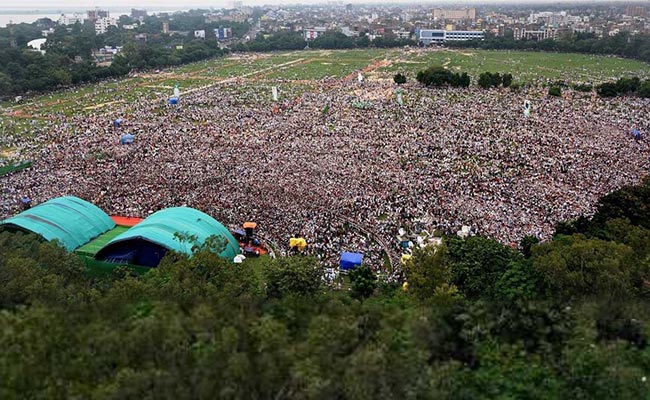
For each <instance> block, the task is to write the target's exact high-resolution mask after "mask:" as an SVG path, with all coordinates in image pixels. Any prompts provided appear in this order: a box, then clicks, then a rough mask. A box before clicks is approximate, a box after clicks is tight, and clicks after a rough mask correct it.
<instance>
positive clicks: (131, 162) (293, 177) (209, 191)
mask: <svg viewBox="0 0 650 400" xmlns="http://www.w3.org/2000/svg"><path fill="white" fill-rule="evenodd" d="M270 85H271V84H270V83H269V84H266V83H256V82H250V81H239V82H231V83H227V84H223V85H217V86H215V87H211V88H205V89H203V90H198V91H194V92H192V93H190V94H186V95H183V96H182V98H181V107H180V108H176V107H168V106H165V105H163V102H164V100H160V99H158V100H147V101H142V102H141V103H139V104H138V105H137V106H134V104H128V105H119V104H118V105H112V106H111V107H109V108H108V109H107V108H98V109H97V110H95V111H92V112H86V113H78V114H76V115H75V116H72V117H65V116H63V115H60V116H50V120H49V122H48V123H47V124H46V126H45V127H43V128H41V129H40V130H39V131H38V133H37V134H36V135H35V137H34V139H33V141H30V142H29V143H25V144H21V146H23V150H22V157H25V158H30V159H32V160H33V161H34V166H33V167H32V168H31V169H30V170H26V171H23V172H20V173H16V174H12V175H8V176H5V177H2V178H0V191H1V193H2V196H1V197H0V198H1V199H2V200H1V201H2V202H1V204H0V217H7V216H10V215H12V214H13V213H15V212H17V211H18V210H19V201H18V199H20V198H21V197H23V196H28V197H30V198H31V199H33V201H34V203H39V202H42V201H45V200H47V199H50V198H52V197H56V196H61V195H66V194H71V195H76V196H80V197H82V198H85V199H87V200H90V201H93V202H95V203H96V204H97V205H98V206H100V207H101V208H103V209H104V210H106V211H107V212H108V213H110V214H121V215H129V216H142V217H146V216H147V215H148V214H150V213H152V212H154V211H156V210H158V209H161V208H164V207H170V206H179V205H187V206H191V207H195V208H198V209H200V210H202V211H205V212H207V213H208V214H211V215H213V216H214V217H215V218H217V219H218V220H220V221H222V222H223V223H224V224H225V225H228V226H230V227H236V226H239V225H240V224H241V223H243V222H244V221H248V220H253V221H256V222H257V223H258V226H259V227H260V230H261V234H262V235H263V237H265V238H266V239H267V240H269V241H271V242H273V243H275V245H276V246H277V247H279V250H280V253H282V252H287V251H288V250H289V249H288V239H289V237H291V236H294V235H299V236H303V237H305V238H306V240H307V242H308V244H309V251H310V252H313V253H314V254H316V255H318V256H319V257H321V258H322V260H323V262H324V263H326V264H334V263H336V260H337V257H338V255H339V254H340V251H342V250H348V251H354V250H358V251H362V252H363V253H364V254H365V257H366V258H365V260H366V262H367V263H370V264H371V265H372V266H373V267H376V268H379V267H381V266H382V265H383V263H384V257H383V250H388V252H389V254H390V255H391V256H392V257H395V256H396V255H398V254H399V251H398V247H397V246H398V242H397V240H396V235H397V232H398V230H399V229H400V228H404V229H405V230H407V231H409V232H420V231H422V230H427V231H429V232H432V231H433V230H435V229H441V230H443V231H449V232H455V231H457V230H458V229H459V228H460V227H461V226H462V225H469V226H471V227H472V229H473V231H475V232H478V233H482V234H486V235H490V236H493V237H495V238H497V239H499V240H500V241H503V242H505V243H514V242H517V241H518V240H519V239H521V238H522V237H524V236H526V235H535V236H537V237H538V238H540V239H542V240H544V239H548V238H549V236H550V235H551V234H552V232H553V227H554V224H555V223H556V222H558V221H562V220H569V219H572V218H575V217H577V216H579V215H582V214H589V213H590V212H593V210H594V206H595V204H596V202H597V199H598V198H599V197H600V196H602V195H604V194H606V193H608V192H611V191H613V190H615V189H617V188H619V187H621V186H622V185H625V184H630V183H636V182H638V181H639V180H640V179H641V178H642V177H643V176H645V175H647V173H648V171H649V170H650V161H649V159H648V156H649V155H650V152H649V147H648V144H647V141H646V140H645V139H642V140H641V141H636V140H634V138H633V137H632V136H631V134H630V132H631V130H632V129H634V128H637V129H639V130H640V131H641V132H643V133H647V134H650V121H648V119H647V118H645V117H644V116H647V115H650V103H649V102H648V101H647V100H642V99H637V98H625V97H621V98H616V99H612V100H603V99H599V98H595V97H593V96H592V95H588V94H587V95H585V94H582V93H573V92H570V91H567V92H565V94H564V97H562V98H555V97H549V96H547V95H546V93H545V91H544V90H543V89H541V88H539V89H537V88H532V89H524V90H522V91H521V92H512V91H510V90H506V89H501V90H482V89H478V88H470V89H426V88H422V87H420V86H418V85H417V84H415V83H414V84H407V85H406V86H404V87H403V91H404V93H405V95H404V100H405V103H404V105H402V106H400V105H398V104H397V102H396V100H395V97H394V88H393V83H392V82H376V81H365V82H363V83H358V82H357V81H356V80H353V81H345V80H323V81H318V82H315V83H314V84H313V85H311V86H309V85H307V86H305V87H302V88H301V89H300V90H297V89H294V88H292V84H291V83H288V82H279V83H273V85H278V86H279V87H280V96H281V99H280V101H279V102H277V103H275V102H272V101H271V90H270ZM305 88H308V90H303V89H305ZM526 99H528V100H530V102H531V104H532V113H531V115H530V116H529V117H525V116H524V114H523V110H522V106H523V104H524V101H525V100H526ZM358 101H365V102H371V103H372V108H371V109H359V108H355V107H354V106H353V104H354V103H355V102H358ZM326 106H328V107H326ZM324 109H325V110H324ZM119 117H122V118H124V119H125V122H124V124H123V125H122V126H121V127H120V128H115V127H114V126H113V121H114V120H115V119H116V118H119ZM125 132H129V133H133V134H135V137H136V139H135V143H134V144H132V145H120V144H119V139H120V136H121V135H122V134H124V133H125Z"/></svg>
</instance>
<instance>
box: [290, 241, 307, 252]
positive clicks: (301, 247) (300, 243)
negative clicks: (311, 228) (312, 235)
mask: <svg viewBox="0 0 650 400" xmlns="http://www.w3.org/2000/svg"><path fill="white" fill-rule="evenodd" d="M289 247H296V248H297V249H298V250H300V251H303V250H304V249H305V247H307V241H306V240H305V239H304V238H290V239H289Z"/></svg>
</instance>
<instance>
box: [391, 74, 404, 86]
mask: <svg viewBox="0 0 650 400" xmlns="http://www.w3.org/2000/svg"><path fill="white" fill-rule="evenodd" d="M393 81H394V82H395V83H397V84H398V85H402V84H404V83H406V76H405V75H404V74H402V73H397V74H395V76H393Z"/></svg>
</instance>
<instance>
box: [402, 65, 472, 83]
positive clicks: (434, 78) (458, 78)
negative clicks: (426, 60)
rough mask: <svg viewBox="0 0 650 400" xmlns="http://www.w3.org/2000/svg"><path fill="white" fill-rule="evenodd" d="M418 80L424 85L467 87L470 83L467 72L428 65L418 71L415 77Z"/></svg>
mask: <svg viewBox="0 0 650 400" xmlns="http://www.w3.org/2000/svg"><path fill="white" fill-rule="evenodd" d="M415 79H417V81H418V82H420V83H422V84H423V85H426V86H437V87H440V86H454V87H468V86H469V84H470V78H469V75H467V72H463V73H462V74H460V73H454V72H451V71H449V70H447V69H445V68H443V67H430V68H427V69H425V70H424V71H420V72H418V74H417V76H416V77H415Z"/></svg>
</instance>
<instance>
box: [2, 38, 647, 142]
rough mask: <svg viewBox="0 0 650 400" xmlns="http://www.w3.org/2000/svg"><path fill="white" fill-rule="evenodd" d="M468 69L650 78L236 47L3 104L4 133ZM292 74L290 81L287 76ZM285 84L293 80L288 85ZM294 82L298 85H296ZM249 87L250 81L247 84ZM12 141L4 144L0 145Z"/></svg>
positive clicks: (484, 54) (520, 55)
mask: <svg viewBox="0 0 650 400" xmlns="http://www.w3.org/2000/svg"><path fill="white" fill-rule="evenodd" d="M433 65H440V66H444V67H445V68H448V69H451V70H454V71H461V72H468V73H469V74H470V76H471V77H472V78H473V79H474V80H476V79H477V77H478V75H479V74H480V73H481V72H485V71H488V72H503V73H511V74H513V76H514V80H515V82H519V83H531V82H533V83H541V82H544V81H546V80H559V79H561V80H567V81H570V82H594V83H598V82H602V81H606V80H612V79H617V78H619V77H621V76H639V77H641V78H650V66H649V65H648V64H645V63H642V62H639V61H634V60H626V59H620V58H615V57H601V56H591V55H582V54H561V53H537V52H521V51H518V52H517V51H486V50H472V49H463V50H426V51H425V50H420V49H386V50H384V49H363V50H306V51H291V52H277V53H264V54H243V55H241V54H237V55H231V56H229V57H225V58H218V59H213V60H207V61H202V62H198V63H193V64H188V65H184V66H181V67H177V68H171V69H167V70H164V71H161V72H159V73H142V74H138V75H135V76H131V77H128V78H124V79H121V80H119V81H115V80H114V81H106V82H101V83H98V84H92V85H84V86H81V87H77V88H73V89H67V90H62V91H59V92H56V93H51V94H46V95H41V96H35V97H32V98H27V99H26V100H25V101H24V103H23V104H18V105H16V104H12V103H8V102H5V103H3V104H0V107H1V108H0V111H1V112H0V133H2V134H3V135H7V134H19V135H24V134H25V133H26V132H30V131H33V129H34V128H35V127H38V126H40V125H42V123H43V122H44V121H47V120H49V119H52V118H56V117H57V116H60V115H66V116H71V115H93V114H95V115H96V114H99V115H106V114H107V113H108V114H110V113H111V112H112V111H113V110H115V109H117V108H119V109H120V111H121V112H125V113H128V112H129V111H130V109H132V108H134V107H136V106H139V105H141V104H142V102H152V103H154V104H160V105H161V106H162V105H164V104H165V101H166V99H167V97H168V96H170V95H171V94H172V88H173V87H174V85H175V84H178V85H179V86H180V87H181V91H183V92H186V91H188V90H192V89H197V88H201V87H205V86H208V85H219V84H224V83H229V82H232V81H233V80H234V79H238V80H239V81H238V82H240V81H241V82H243V83H249V84H250V85H249V86H248V87H250V88H253V87H254V88H255V89H256V90H260V89H264V90H267V91H268V88H270V87H271V86H273V85H275V84H277V83H278V82H282V83H281V84H282V85H283V86H282V88H281V90H282V91H283V92H284V93H288V92H291V93H292V95H293V94H296V95H297V94H300V91H303V90H309V88H310V87H311V85H310V81H314V80H319V79H325V78H345V77H347V78H349V79H356V72H357V71H359V70H363V71H364V75H365V76H366V79H369V80H377V79H387V80H390V79H392V76H393V75H394V74H395V73H397V72H402V73H404V74H406V76H407V77H408V78H409V79H414V78H415V75H416V74H417V72H418V71H420V70H422V69H425V68H427V67H429V66H433ZM287 81H288V82H287ZM288 86H292V87H291V88H289V87H288ZM294 86H295V87H294ZM242 87H246V86H242ZM5 148H7V146H6V145H3V144H2V143H0V150H4V149H5Z"/></svg>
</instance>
